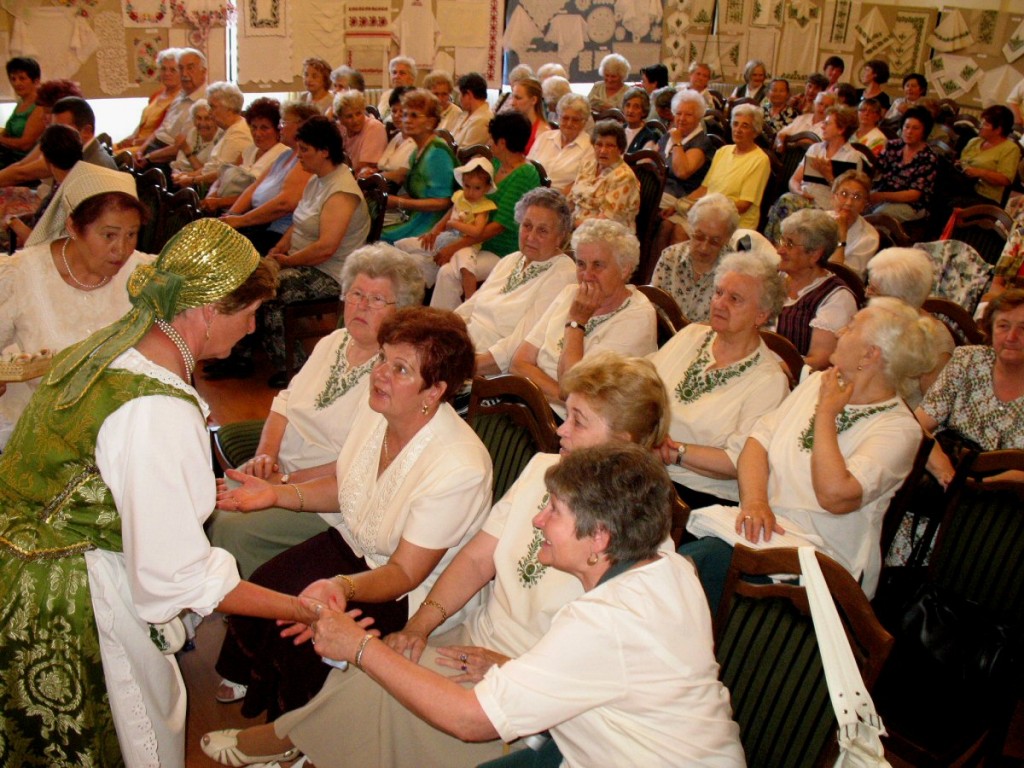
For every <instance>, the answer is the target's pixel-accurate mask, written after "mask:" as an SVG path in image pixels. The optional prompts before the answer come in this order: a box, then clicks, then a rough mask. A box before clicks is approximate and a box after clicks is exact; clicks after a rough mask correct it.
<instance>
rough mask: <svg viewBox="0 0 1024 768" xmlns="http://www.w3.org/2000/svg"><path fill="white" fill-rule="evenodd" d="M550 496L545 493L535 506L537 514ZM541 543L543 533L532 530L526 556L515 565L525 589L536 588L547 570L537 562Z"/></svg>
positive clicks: (546, 503)
mask: <svg viewBox="0 0 1024 768" xmlns="http://www.w3.org/2000/svg"><path fill="white" fill-rule="evenodd" d="M550 495H551V494H549V493H547V492H545V493H544V496H543V497H542V498H541V500H540V504H538V505H537V511H538V512H540V511H541V510H542V509H544V507H546V506H547V505H548V498H549V497H550ZM543 543H544V533H543V532H542V531H541V530H540V528H534V529H533V538H532V539H531V540H530V543H529V545H528V546H527V548H526V554H525V555H523V556H522V557H521V558H519V562H518V563H517V565H516V571H517V572H518V574H519V583H520V584H522V585H523V587H525V588H526V589H531V588H532V587H535V586H537V584H539V583H540V580H541V579H542V578H543V577H544V574H545V573H546V572H547V570H548V567H547V566H546V565H544V564H543V563H540V562H538V560H537V555H538V553H539V552H540V547H541V544H543Z"/></svg>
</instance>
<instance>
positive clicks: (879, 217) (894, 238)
mask: <svg viewBox="0 0 1024 768" xmlns="http://www.w3.org/2000/svg"><path fill="white" fill-rule="evenodd" d="M864 220H865V221H866V222H868V223H869V224H871V226H873V227H874V228H875V229H877V230H878V233H879V234H880V235H881V234H884V235H885V236H886V237H887V238H888V239H889V241H890V242H891V243H892V244H893V245H896V246H899V247H900V248H909V247H910V246H912V245H913V244H914V241H913V239H912V238H911V237H910V235H908V234H907V233H906V230H904V229H903V225H902V224H901V223H900V222H899V221H898V220H897V219H894V218H893V217H892V216H890V215H889V214H887V213H869V214H868V215H866V216H865V217H864Z"/></svg>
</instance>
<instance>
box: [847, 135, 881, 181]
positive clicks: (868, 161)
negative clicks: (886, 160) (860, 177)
mask: <svg viewBox="0 0 1024 768" xmlns="http://www.w3.org/2000/svg"><path fill="white" fill-rule="evenodd" d="M850 146H851V147H852V148H853V149H855V150H857V152H858V153H859V154H860V156H861V157H862V158H864V163H863V168H864V173H866V174H867V175H868V176H869V177H871V176H874V175H875V163H876V162H877V161H878V158H877V157H875V153H874V152H872V151H871V150H870V149H869V148H868V145H867V144H861V143H860V142H859V141H851V142H850Z"/></svg>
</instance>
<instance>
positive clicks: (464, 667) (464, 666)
mask: <svg viewBox="0 0 1024 768" xmlns="http://www.w3.org/2000/svg"><path fill="white" fill-rule="evenodd" d="M467 669H469V667H467V666H466V665H465V664H463V665H462V671H463V672H465V671H466V670H467Z"/></svg>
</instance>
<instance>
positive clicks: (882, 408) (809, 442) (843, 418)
mask: <svg viewBox="0 0 1024 768" xmlns="http://www.w3.org/2000/svg"><path fill="white" fill-rule="evenodd" d="M896 405H897V403H896V402H892V403H887V404H884V405H872V406H869V407H867V408H858V409H857V410H855V411H853V412H852V413H851V412H849V411H847V409H846V408H843V410H842V411H840V412H839V413H838V414H837V415H836V431H837V432H838V433H839V434H840V435H841V434H843V432H845V431H846V430H848V429H849V428H850V427H852V426H853V425H854V424H856V423H857V422H858V421H861V420H863V419H866V418H868V417H869V416H874V415H875V414H878V413H885V412H886V411H891V410H892V409H893V408H895V407H896ZM847 408H849V406H847ZM799 440H800V450H801V451H804V452H806V453H810V452H811V449H812V448H814V414H813V413H812V414H811V418H810V420H809V421H808V422H807V426H806V427H804V431H803V432H801V433H800V438H799Z"/></svg>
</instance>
